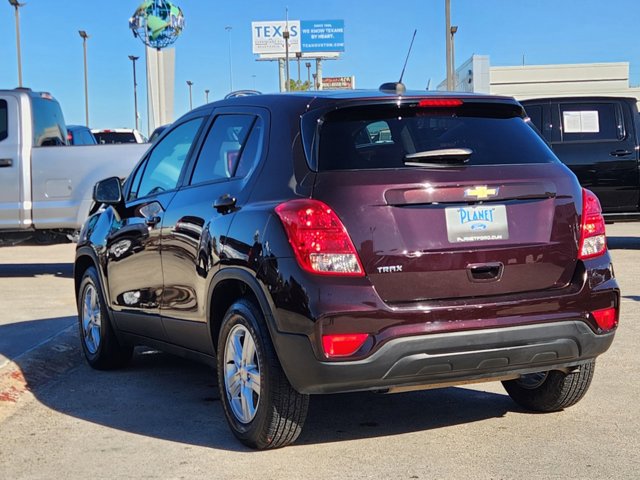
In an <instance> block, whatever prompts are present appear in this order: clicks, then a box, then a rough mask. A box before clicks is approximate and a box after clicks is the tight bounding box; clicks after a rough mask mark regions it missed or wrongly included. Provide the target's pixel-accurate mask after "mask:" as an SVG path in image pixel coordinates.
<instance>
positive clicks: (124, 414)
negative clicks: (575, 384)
mask: <svg viewBox="0 0 640 480" xmlns="http://www.w3.org/2000/svg"><path fill="white" fill-rule="evenodd" d="M608 235H609V246H610V249H611V253H612V256H613V260H614V267H615V270H616V275H617V277H618V281H619V283H620V285H621V288H622V295H623V300H622V302H623V303H622V313H621V320H620V327H619V329H618V333H617V337H616V340H615V341H614V344H613V346H612V348H611V349H610V350H609V351H608V352H607V353H606V354H605V355H603V356H602V357H601V358H600V359H599V361H598V365H597V368H596V374H595V378H594V381H593V384H592V386H591V389H590V391H589V393H588V394H587V396H586V397H585V398H584V399H583V400H582V401H581V402H580V403H578V404H577V405H576V406H574V407H572V408H570V409H567V410H566V411H564V412H559V413H553V414H531V413H527V412H524V411H522V410H521V409H519V408H518V407H517V406H516V405H515V404H514V403H513V402H512V401H511V400H510V399H509V397H508V396H507V395H506V394H505V392H504V390H503V389H502V387H501V385H500V384H497V383H487V384H479V385H471V386H465V387H456V388H446V389H441V390H429V391H423V392H412V393H404V394H397V395H376V394H370V393H359V394H347V395H328V396H316V397H312V399H311V405H310V412H309V417H308V420H307V423H306V425H305V429H304V431H303V434H302V436H301V437H300V438H299V440H298V441H297V442H296V444H294V445H293V446H290V447H287V448H284V449H280V450H276V451H267V452H253V451H249V450H247V449H246V448H244V447H243V446H241V445H240V444H239V443H238V442H237V441H236V440H235V439H234V438H233V436H232V435H231V433H230V431H229V430H228V429H227V426H226V423H225V420H224V416H223V413H222V407H221V405H220V402H219V399H218V395H217V388H216V386H215V383H216V380H215V376H214V372H213V371H212V370H210V369H209V368H207V367H204V366H202V365H199V364H196V363H191V362H188V361H184V360H181V359H178V358H175V357H172V356H170V355H166V354H163V353H160V352H155V351H150V350H148V349H138V351H137V354H136V355H135V357H134V361H133V362H132V364H131V365H130V366H129V367H128V368H126V369H124V370H121V371H115V372H96V371H93V370H91V369H90V368H89V367H88V366H87V365H86V364H85V363H84V362H83V360H82V358H81V355H80V351H79V345H78V340H77V334H76V330H75V321H76V318H75V305H74V297H73V278H72V260H73V245H69V244H67V245H52V246H46V247H39V246H16V247H3V248H0V306H1V307H2V315H1V316H0V432H1V437H0V478H2V479H15V478H56V477H57V478H162V479H165V478H221V479H222V478H224V479H236V478H238V479H240V478H242V479H246V478H261V479H263V478H264V479H271V478H273V479H278V478H296V479H298V478H301V479H306V478H389V479H431V478H482V479H484V478H487V479H488V478H496V479H497V478H509V479H510V478H540V479H543V478H544V479H548V478H565V479H566V478H571V479H574V478H575V479H578V478H579V479H584V478H597V479H600V478H603V479H604V478H629V479H632V478H633V479H637V478H638V477H639V475H640V474H639V472H640V454H638V452H640V420H639V418H640V406H639V402H638V398H640V382H638V380H637V375H638V371H640V354H639V353H638V351H639V350H638V347H637V343H638V340H637V339H638V338H640V323H639V322H638V318H639V316H640V281H639V279H640V224H637V223H627V224H615V225H609V226H608Z"/></svg>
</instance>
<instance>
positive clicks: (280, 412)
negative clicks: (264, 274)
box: [217, 299, 309, 450]
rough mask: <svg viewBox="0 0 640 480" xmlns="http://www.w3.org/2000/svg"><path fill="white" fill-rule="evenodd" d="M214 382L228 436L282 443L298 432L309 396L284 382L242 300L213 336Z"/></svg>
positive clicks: (255, 317) (264, 333) (251, 443)
mask: <svg viewBox="0 0 640 480" xmlns="http://www.w3.org/2000/svg"><path fill="white" fill-rule="evenodd" d="M217 360H218V368H217V370H218V386H219V389H220V398H221V399H222V405H223V408H224V413H225V416H226V418H227V422H228V423H229V427H230V428H231V431H232V432H233V434H234V435H235V436H236V438H238V440H240V441H241V442H242V443H243V444H245V445H246V446H248V447H251V448H255V449H259V450H263V449H271V448H279V447H284V446H286V445H289V444H291V443H293V442H294V441H295V440H296V439H297V438H298V435H300V432H301V431H302V426H303V424H304V421H305V418H306V416H307V409H308V406H309V396H308V395H303V394H301V393H298V392H297V391H296V390H295V389H294V388H293V387H292V386H291V384H290V383H289V380H288V379H287V377H286V375H285V373H284V371H283V370H282V367H281V365H280V362H279V361H278V357H277V355H276V353H275V350H274V348H273V344H272V343H271V338H270V336H269V332H268V330H267V326H266V324H265V320H264V317H263V315H262V313H261V311H260V309H259V308H258V307H256V306H255V305H254V304H253V303H252V302H250V301H248V300H246V299H242V300H239V301H238V302H236V303H234V304H233V305H232V306H231V307H230V308H229V310H228V311H227V313H226V315H225V317H224V320H223V321H222V325H221V328H220V335H219V337H218V352H217Z"/></svg>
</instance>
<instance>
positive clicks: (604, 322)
mask: <svg viewBox="0 0 640 480" xmlns="http://www.w3.org/2000/svg"><path fill="white" fill-rule="evenodd" d="M591 315H593V318H595V319H596V323H597V324H598V326H599V327H600V328H601V329H602V330H611V329H612V328H614V327H615V326H616V325H618V312H617V310H616V309H615V308H613V307H611V308H603V309H602V310H596V311H595V312H591Z"/></svg>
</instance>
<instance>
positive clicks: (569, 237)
mask: <svg viewBox="0 0 640 480" xmlns="http://www.w3.org/2000/svg"><path fill="white" fill-rule="evenodd" d="M521 115H522V111H521V108H520V106H519V105H517V104H515V103H509V102H505V103H499V102H491V101H487V100H484V101H483V100H475V99H474V100H465V101H464V102H459V101H456V102H453V103H447V102H441V103H440V104H439V103H438V102H435V103H434V102H433V100H428V101H427V100H425V101H423V102H420V101H418V100H415V99H414V100H409V101H407V103H404V104H395V103H394V104H392V105H389V104H379V103H378V104H373V105H372V104H366V105H357V106H348V107H344V108H340V109H337V110H332V111H331V112H329V113H326V114H324V115H323V116H322V117H321V118H320V119H319V122H318V121H317V120H316V121H317V124H318V125H319V127H318V128H317V129H316V132H315V134H314V135H315V140H314V144H315V145H317V149H316V153H315V154H314V155H315V157H314V158H313V162H315V166H316V168H317V169H318V176H317V179H316V184H315V187H314V193H313V197H314V198H316V199H318V200H321V201H323V202H325V203H326V204H327V205H329V206H330V207H332V208H333V209H334V210H335V211H336V213H337V215H338V216H339V218H340V219H341V220H342V222H343V223H344V225H345V227H346V229H347V231H348V233H349V235H350V237H351V239H352V240H353V243H354V245H355V248H356V250H357V252H358V254H359V256H360V260H361V262H362V265H363V267H364V269H365V272H366V274H367V276H368V278H369V279H370V281H371V282H372V283H373V285H374V287H375V288H376V290H377V292H378V294H379V295H380V296H381V298H382V299H383V300H385V301H386V302H390V303H402V302H415V301H421V300H431V299H447V298H464V297H476V296H487V295H504V294H512V293H518V292H529V291H540V290H548V289H560V288H562V287H564V286H566V285H568V284H569V283H570V281H571V279H572V277H573V274H574V271H575V269H576V263H577V249H578V236H579V217H578V216H579V211H578V209H577V208H576V200H577V201H578V204H579V201H580V198H581V197H580V187H579V185H578V183H577V181H576V180H575V177H574V176H573V175H572V174H571V173H570V172H569V171H568V170H567V169H566V167H564V166H563V165H562V164H561V163H560V162H559V161H558V160H557V159H556V157H555V156H554V154H553V153H552V152H551V150H550V149H549V148H548V147H547V145H546V144H545V143H544V141H542V140H541V139H540V138H539V136H538V135H537V134H536V133H535V132H534V130H533V129H532V128H531V127H530V126H529V125H528V124H527V122H525V120H523V118H522V116H521Z"/></svg>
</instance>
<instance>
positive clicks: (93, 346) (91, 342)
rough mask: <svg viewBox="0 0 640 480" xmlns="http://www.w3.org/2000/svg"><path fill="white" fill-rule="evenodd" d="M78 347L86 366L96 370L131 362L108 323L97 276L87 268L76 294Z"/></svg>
mask: <svg viewBox="0 0 640 480" xmlns="http://www.w3.org/2000/svg"><path fill="white" fill-rule="evenodd" d="M78 324H79V328H80V343H81V344H82V351H83V352H84V356H85V358H86V359H87V362H88V363H89V365H91V366H92V367H93V368H96V369H98V370H110V369H114V368H119V367H123V366H124V365H126V364H127V363H128V362H129V360H130V359H131V355H132V354H133V347H131V346H128V345H120V343H119V342H118V339H117V338H116V336H115V333H114V332H113V328H112V327H111V322H110V321H109V312H108V311H107V306H106V304H105V301H104V296H103V293H102V288H101V287H100V281H99V279H98V272H97V271H96V269H95V268H94V267H89V268H88V269H87V270H86V271H85V272H84V275H83V276H82V281H81V282H80V288H79V290H78Z"/></svg>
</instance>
